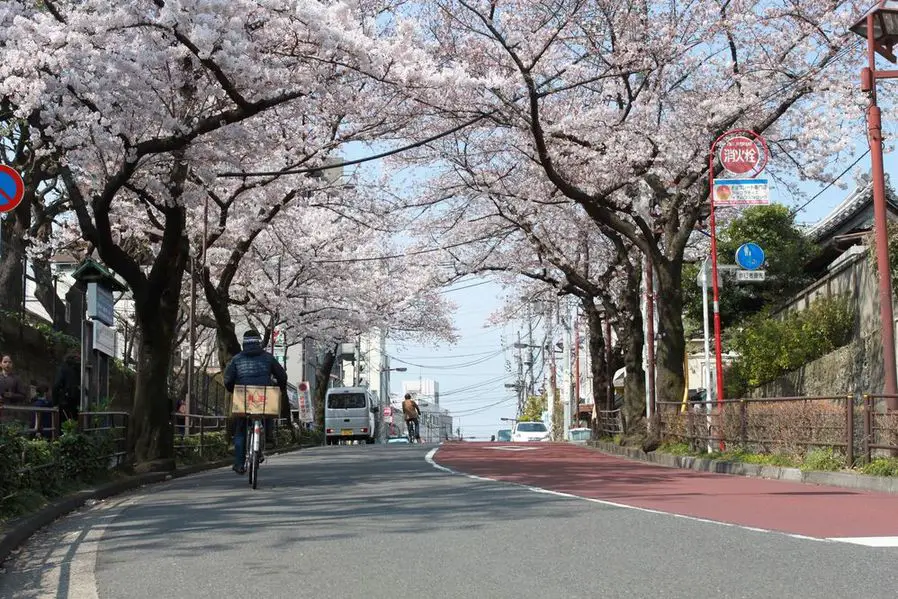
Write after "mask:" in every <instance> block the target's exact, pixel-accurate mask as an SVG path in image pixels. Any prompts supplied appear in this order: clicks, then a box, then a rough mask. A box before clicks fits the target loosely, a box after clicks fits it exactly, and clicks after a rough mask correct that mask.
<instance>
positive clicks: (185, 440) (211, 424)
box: [172, 412, 228, 457]
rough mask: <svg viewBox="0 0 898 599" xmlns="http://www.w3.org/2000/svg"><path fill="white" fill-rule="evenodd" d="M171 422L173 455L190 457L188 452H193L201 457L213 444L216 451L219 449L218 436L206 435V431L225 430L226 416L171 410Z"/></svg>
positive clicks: (219, 440)
mask: <svg viewBox="0 0 898 599" xmlns="http://www.w3.org/2000/svg"><path fill="white" fill-rule="evenodd" d="M172 422H173V426H174V429H175V442H174V447H175V455H181V456H182V457H190V454H194V453H195V454H196V455H198V456H200V457H202V456H204V455H205V454H206V453H208V452H209V450H210V449H211V448H212V447H213V446H215V448H216V450H217V451H218V450H220V449H221V444H222V441H221V439H220V438H219V437H207V436H206V433H217V432H221V431H224V430H226V428H227V423H228V417H227V416H210V415H207V414H181V413H180V412H173V413H172Z"/></svg>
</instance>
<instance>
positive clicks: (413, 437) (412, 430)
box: [405, 420, 418, 444]
mask: <svg viewBox="0 0 898 599" xmlns="http://www.w3.org/2000/svg"><path fill="white" fill-rule="evenodd" d="M405 425H406V429H408V442H409V443H412V444H414V443H417V438H418V423H417V421H415V420H409V421H407V422H406V423H405Z"/></svg>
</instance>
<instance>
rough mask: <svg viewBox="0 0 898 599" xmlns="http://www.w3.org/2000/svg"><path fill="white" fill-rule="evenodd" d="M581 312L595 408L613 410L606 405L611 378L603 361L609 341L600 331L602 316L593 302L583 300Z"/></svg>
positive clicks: (592, 300) (606, 364)
mask: <svg viewBox="0 0 898 599" xmlns="http://www.w3.org/2000/svg"><path fill="white" fill-rule="evenodd" d="M581 303H582V305H583V311H584V312H586V323H587V327H588V328H589V363H590V371H591V374H592V398H593V402H594V405H595V406H596V408H598V407H599V406H605V409H606V410H610V409H613V408H612V407H608V406H607V405H606V404H607V403H608V402H607V401H606V397H607V394H608V386H609V385H611V378H610V377H609V376H608V367H609V365H608V363H607V362H606V360H605V344H606V343H610V342H611V340H610V339H605V333H604V331H603V329H602V325H603V324H604V323H603V322H602V314H600V313H599V311H598V309H596V305H595V300H594V299H592V298H589V299H586V298H584V299H583V301H582V302H581Z"/></svg>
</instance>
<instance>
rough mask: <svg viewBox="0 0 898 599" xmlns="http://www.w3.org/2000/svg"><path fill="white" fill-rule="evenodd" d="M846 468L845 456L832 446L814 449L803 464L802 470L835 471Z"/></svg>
mask: <svg viewBox="0 0 898 599" xmlns="http://www.w3.org/2000/svg"><path fill="white" fill-rule="evenodd" d="M843 468H845V456H843V455H842V454H841V453H838V452H836V451H835V450H834V449H832V448H818V449H812V450H811V451H809V452H808V455H807V456H805V458H804V462H803V463H802V464H801V469H802V470H822V471H826V472H835V471H836V470H842V469H843Z"/></svg>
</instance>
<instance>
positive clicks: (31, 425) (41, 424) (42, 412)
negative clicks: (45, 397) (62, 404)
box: [0, 405, 59, 439]
mask: <svg viewBox="0 0 898 599" xmlns="http://www.w3.org/2000/svg"><path fill="white" fill-rule="evenodd" d="M0 422H3V423H9V422H17V423H19V424H20V425H21V426H22V430H23V431H24V432H25V433H27V434H30V435H35V436H41V437H47V438H50V439H55V438H56V437H57V436H58V434H59V408H41V407H37V406H10V405H4V406H3V407H2V408H0Z"/></svg>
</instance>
